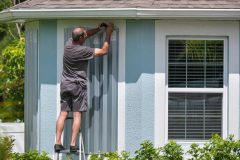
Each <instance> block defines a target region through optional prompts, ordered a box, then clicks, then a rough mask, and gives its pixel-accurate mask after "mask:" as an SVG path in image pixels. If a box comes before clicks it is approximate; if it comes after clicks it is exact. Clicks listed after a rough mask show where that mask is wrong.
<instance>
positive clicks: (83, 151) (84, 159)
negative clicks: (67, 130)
mask: <svg viewBox="0 0 240 160" xmlns="http://www.w3.org/2000/svg"><path fill="white" fill-rule="evenodd" d="M81 137H82V133H81ZM81 143H82V153H83V160H86V157H85V150H84V143H83V137H82V142H81Z"/></svg>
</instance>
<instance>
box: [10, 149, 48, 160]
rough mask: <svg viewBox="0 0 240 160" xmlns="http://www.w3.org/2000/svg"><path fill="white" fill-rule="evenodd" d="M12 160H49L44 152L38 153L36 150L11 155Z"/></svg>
mask: <svg viewBox="0 0 240 160" xmlns="http://www.w3.org/2000/svg"><path fill="white" fill-rule="evenodd" d="M12 160H51V158H49V157H48V154H47V153H46V152H42V153H39V152H38V151H36V150H33V151H29V152H26V153H13V154H12Z"/></svg>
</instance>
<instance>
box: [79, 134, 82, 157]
mask: <svg viewBox="0 0 240 160" xmlns="http://www.w3.org/2000/svg"><path fill="white" fill-rule="evenodd" d="M79 160H82V133H81V132H80V133H79Z"/></svg>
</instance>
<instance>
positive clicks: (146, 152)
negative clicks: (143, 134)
mask: <svg viewBox="0 0 240 160" xmlns="http://www.w3.org/2000/svg"><path fill="white" fill-rule="evenodd" d="M159 151H160V150H159V149H156V148H154V146H153V143H151V142H150V141H144V142H143V143H142V144H141V147H140V148H139V149H138V150H136V151H135V154H136V157H135V158H134V160H146V159H148V160H157V159H160V155H159Z"/></svg>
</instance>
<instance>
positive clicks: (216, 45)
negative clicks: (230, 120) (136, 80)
mask: <svg viewBox="0 0 240 160" xmlns="http://www.w3.org/2000/svg"><path fill="white" fill-rule="evenodd" d="M223 84H224V40H202V39H168V139H175V140H206V139H209V138H210V137H211V136H212V134H219V135H222V107H223V106H222V104H223V94H224V92H223Z"/></svg>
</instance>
